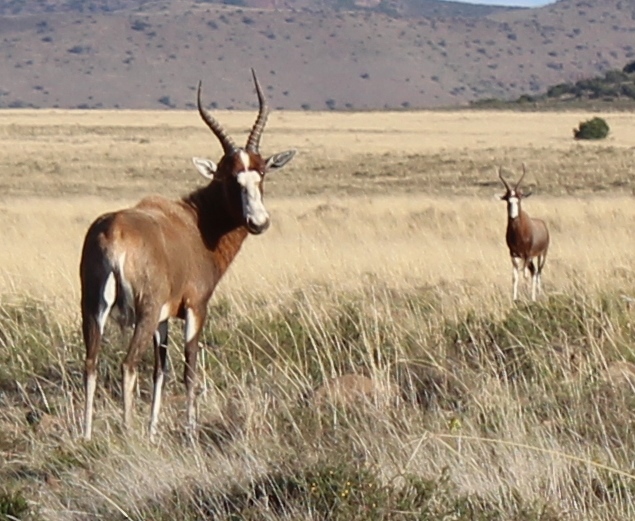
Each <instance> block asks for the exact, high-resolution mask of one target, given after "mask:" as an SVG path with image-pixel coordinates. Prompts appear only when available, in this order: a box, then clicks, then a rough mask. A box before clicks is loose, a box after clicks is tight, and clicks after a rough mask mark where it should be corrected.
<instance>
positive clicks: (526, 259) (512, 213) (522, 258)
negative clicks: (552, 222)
mask: <svg viewBox="0 0 635 521" xmlns="http://www.w3.org/2000/svg"><path fill="white" fill-rule="evenodd" d="M525 173H526V171H525V165H523V174H522V175H521V176H520V179H519V180H518V182H517V183H516V185H515V186H514V188H511V187H510V186H509V184H507V181H505V179H504V178H503V174H502V171H501V169H500V168H499V169H498V177H500V180H501V181H502V182H503V184H504V185H505V188H506V190H507V191H506V192H505V195H503V196H501V199H502V200H503V201H507V234H506V236H505V237H506V239H507V246H508V247H509V254H510V256H511V258H512V264H513V273H512V283H513V295H512V298H513V299H514V300H516V299H518V278H519V274H518V272H519V270H520V268H521V266H522V268H523V271H524V274H525V276H527V273H528V272H529V273H530V274H531V300H534V301H535V300H536V293H537V292H538V291H540V290H541V284H542V281H541V274H542V269H543V267H544V265H545V261H546V259H547V250H548V248H549V231H548V230H547V225H546V224H545V223H544V221H542V220H540V219H532V218H531V217H529V215H527V213H526V212H524V211H523V210H522V209H521V207H520V201H521V200H522V199H524V198H527V197H529V196H530V195H531V192H528V193H523V191H522V190H521V189H520V188H519V187H520V183H521V182H522V180H523V178H524V177H525ZM534 259H535V262H534Z"/></svg>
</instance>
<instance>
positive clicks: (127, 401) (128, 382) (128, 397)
mask: <svg viewBox="0 0 635 521" xmlns="http://www.w3.org/2000/svg"><path fill="white" fill-rule="evenodd" d="M136 382H137V371H136V370H129V369H128V368H127V367H125V366H124V369H123V421H124V425H125V427H130V424H131V423H132V403H133V396H134V388H135V384H136Z"/></svg>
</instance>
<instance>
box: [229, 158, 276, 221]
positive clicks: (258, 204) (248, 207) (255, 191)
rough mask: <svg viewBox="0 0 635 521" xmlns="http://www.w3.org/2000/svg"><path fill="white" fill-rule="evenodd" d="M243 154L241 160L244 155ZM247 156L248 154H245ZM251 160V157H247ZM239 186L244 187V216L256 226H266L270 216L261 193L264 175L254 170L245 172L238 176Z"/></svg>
mask: <svg viewBox="0 0 635 521" xmlns="http://www.w3.org/2000/svg"><path fill="white" fill-rule="evenodd" d="M243 153H244V152H241V158H242V154H243ZM244 154H245V155H247V154H246V153H244ZM247 158H249V156H247ZM237 179H238V184H240V186H241V187H242V200H243V215H244V216H245V219H247V220H248V221H251V222H252V223H253V224H255V225H256V226H264V225H265V224H266V223H267V221H269V214H268V213H267V210H266V209H265V205H264V203H263V201H262V194H261V193H260V183H261V181H262V175H260V173H258V172H256V171H254V170H245V171H244V172H240V173H239V174H238V176H237Z"/></svg>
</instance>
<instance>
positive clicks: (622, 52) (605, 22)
mask: <svg viewBox="0 0 635 521" xmlns="http://www.w3.org/2000/svg"><path fill="white" fill-rule="evenodd" d="M250 1H255V0H250ZM267 1H269V0H267ZM289 1H290V0H285V2H289ZM303 1H305V0H297V2H294V3H293V4H290V3H284V4H283V5H285V6H286V5H296V6H298V7H297V8H294V9H290V8H284V9H282V8H276V9H263V8H259V7H249V6H247V7H245V6H242V7H241V6H235V5H234V6H230V5H220V4H218V3H214V2H191V1H188V0H158V1H145V2H141V3H139V2H136V3H133V2H131V1H128V0H102V1H101V2H94V1H93V2H90V1H89V2H79V0H68V1H67V2H63V3H61V4H56V5H58V11H57V12H55V11H53V12H49V11H47V9H49V8H48V7H47V6H48V5H49V4H50V3H52V0H49V1H48V2H47V1H46V0H40V1H39V2H37V3H36V7H38V8H39V9H41V10H42V12H28V13H25V12H23V11H18V12H17V13H14V14H11V15H10V16H3V17H0V38H1V39H2V42H3V45H2V46H1V47H0V56H2V60H0V75H1V76H0V77H2V82H0V107H5V108H6V107H13V108H15V107H51V108H56V107H58V108H139V109H157V108H166V109H167V108H179V109H192V108H194V101H195V93H194V90H195V86H196V84H197V83H198V81H199V80H200V79H202V80H203V82H204V97H205V98H206V99H207V100H208V101H207V103H208V104H209V106H210V107H212V108H222V109H247V108H250V109H251V108H253V107H254V106H255V104H256V100H255V96H254V94H253V86H252V84H251V79H250V75H249V68H251V67H254V68H255V69H256V70H257V71H258V74H259V78H260V80H261V83H262V84H263V86H264V88H265V89H266V93H267V96H268V98H269V100H270V103H271V105H272V107H274V108H280V109H305V110H324V109H338V110H374V109H410V108H434V107H440V106H461V105H468V104H469V103H470V102H473V101H475V100H479V99H483V98H493V97H494V98H502V99H514V98H517V97H519V96H521V95H523V94H529V95H534V94H538V93H540V92H543V91H545V90H546V89H547V88H548V87H549V86H552V85H556V84H559V83H564V82H571V81H577V80H579V79H581V78H584V77H592V76H595V75H597V74H601V73H604V72H606V71H608V70H611V69H615V68H620V67H621V66H622V65H623V64H624V63H626V62H628V61H629V60H631V59H632V58H633V57H634V56H635V47H633V43H632V34H633V32H635V20H634V18H635V15H634V9H633V5H632V2H627V1H626V0H605V1H604V2H602V3H601V5H598V4H600V3H597V2H589V1H584V0H559V1H558V2H556V3H555V4H552V5H550V6H546V7H542V8H534V9H489V10H486V11H471V12H472V13H474V12H478V13H480V14H478V15H473V16H468V15H465V14H463V15H460V16H459V15H457V14H456V13H457V11H454V13H455V14H454V15H452V16H438V15H435V16H430V17H427V16H408V15H399V16H393V15H391V14H390V13H387V12H380V11H378V10H376V9H366V8H360V7H359V6H358V7H357V8H355V9H348V10H346V9H338V8H336V7H334V6H337V5H343V3H342V2H337V1H334V2H331V3H328V2H326V0H324V1H323V2H321V3H316V4H314V5H318V6H319V5H322V6H326V7H324V10H322V11H316V10H309V9H306V8H304V7H302V2H303ZM413 1H414V0H413ZM20 3H21V2H17V0H0V12H2V10H8V9H11V8H12V6H13V8H14V9H15V6H16V5H17V4H20ZM344 3H345V2H344ZM424 3H425V4H426V5H432V6H437V7H438V8H439V9H440V8H445V7H447V6H446V5H439V4H446V2H443V1H441V0H425V1H424V2H423V3H422V2H420V3H419V4H418V5H419V6H422V5H424ZM22 4H23V5H24V4H30V5H33V4H31V3H22ZM133 4H134V5H136V7H135V8H132V7H131V6H132V5H133ZM381 4H382V2H380V3H379V4H377V5H378V6H380V5H381ZM388 4H390V5H391V6H394V7H395V9H397V8H399V9H401V8H402V7H400V6H404V5H406V6H407V5H411V4H407V3H404V4H400V3H399V2H393V3H390V2H388V3H387V4H386V5H388ZM448 4H452V3H450V2H449V3H448ZM65 5H68V6H72V5H75V6H78V5H81V6H82V10H81V11H80V10H75V11H74V10H72V9H71V10H69V11H63V10H62V11H60V9H62V8H63V7H64V6H65ZM100 5H101V6H102V7H103V6H107V7H108V9H110V11H107V12H105V11H104V10H103V9H102V10H99V9H98V8H99V6H100ZM278 5H280V4H278ZM91 6H92V7H91ZM117 6H119V7H118V9H117V10H115V9H114V8H115V7H117ZM119 8H120V9H119ZM90 9H93V11H90ZM32 11H34V9H32Z"/></svg>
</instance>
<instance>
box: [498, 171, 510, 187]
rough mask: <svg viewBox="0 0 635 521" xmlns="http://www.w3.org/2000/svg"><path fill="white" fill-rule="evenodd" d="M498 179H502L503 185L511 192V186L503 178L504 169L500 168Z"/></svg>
mask: <svg viewBox="0 0 635 521" xmlns="http://www.w3.org/2000/svg"><path fill="white" fill-rule="evenodd" d="M498 177H500V180H501V181H502V182H503V184H504V185H505V188H506V189H507V191H508V192H511V191H512V190H511V188H510V187H509V185H508V184H507V181H505V178H504V177H503V169H502V168H501V167H500V166H499V167H498Z"/></svg>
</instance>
